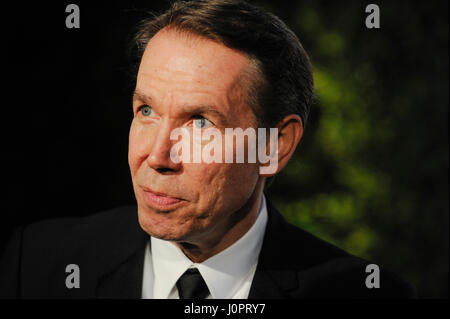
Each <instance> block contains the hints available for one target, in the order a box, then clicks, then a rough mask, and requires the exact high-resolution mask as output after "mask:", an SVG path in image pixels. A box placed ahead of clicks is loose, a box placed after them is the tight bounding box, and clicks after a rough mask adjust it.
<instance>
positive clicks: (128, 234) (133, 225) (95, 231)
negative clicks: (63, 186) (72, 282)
mask: <svg viewBox="0 0 450 319" xmlns="http://www.w3.org/2000/svg"><path fill="white" fill-rule="evenodd" d="M143 236H144V234H143V231H142V230H141V229H140V227H139V224H138V218H137V210H136V207H135V206H122V207H117V208H114V209H110V210H107V211H103V212H100V213H96V214H94V215H90V216H87V217H81V218H58V219H50V220H45V221H41V222H37V223H33V224H30V225H27V226H24V227H21V228H19V229H18V230H16V232H15V234H14V235H13V237H12V238H11V240H10V242H9V244H8V245H7V248H6V251H5V253H4V255H3V256H2V259H1V260H0V268H1V270H2V273H1V274H0V282H2V283H3V282H4V284H5V286H6V287H7V289H5V291H4V292H3V294H6V297H11V298H15V297H23V298H34V297H37V298H45V297H59V296H60V293H59V292H61V291H65V290H67V287H66V286H65V279H66V276H67V275H68V274H67V273H66V267H67V266H68V265H72V264H75V265H76V266H78V267H79V268H80V269H81V272H82V273H83V279H84V280H83V283H84V287H83V288H84V289H82V290H83V293H85V292H88V293H87V294H86V295H84V296H85V297H89V296H90V294H91V293H93V291H94V288H95V287H94V286H95V284H96V283H97V279H98V277H99V275H100V274H101V273H104V272H105V271H106V270H107V269H108V266H109V264H113V263H114V262H115V261H117V260H119V261H120V260H121V258H123V257H124V256H125V255H126V254H127V253H128V251H131V250H132V249H131V248H130V247H133V245H136V243H137V242H139V241H140V240H141V239H142V238H143ZM77 290H80V289H77ZM80 292H81V291H80Z"/></svg>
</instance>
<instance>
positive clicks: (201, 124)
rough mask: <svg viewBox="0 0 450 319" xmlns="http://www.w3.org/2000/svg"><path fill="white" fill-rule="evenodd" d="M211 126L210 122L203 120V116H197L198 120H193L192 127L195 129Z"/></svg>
mask: <svg viewBox="0 0 450 319" xmlns="http://www.w3.org/2000/svg"><path fill="white" fill-rule="evenodd" d="M211 125H212V123H211V121H209V120H207V119H205V118H204V117H203V116H199V117H198V118H196V119H194V126H195V127H197V128H205V127H207V126H211Z"/></svg>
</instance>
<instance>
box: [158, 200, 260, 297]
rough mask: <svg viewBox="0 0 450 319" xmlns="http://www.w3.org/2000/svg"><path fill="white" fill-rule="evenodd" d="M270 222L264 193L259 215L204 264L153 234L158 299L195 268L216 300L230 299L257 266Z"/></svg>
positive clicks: (166, 294)
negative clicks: (268, 221)
mask: <svg viewBox="0 0 450 319" xmlns="http://www.w3.org/2000/svg"><path fill="white" fill-rule="evenodd" d="M266 224H267V206H266V200H265V198H264V194H263V195H262V199H261V205H260V208H259V213H258V217H257V218H256V221H255V223H254V224H253V225H252V227H250V229H249V230H248V231H247V232H246V233H245V234H244V235H243V236H242V237H241V238H240V239H239V240H237V241H236V242H235V243H233V244H232V245H231V246H229V247H228V248H226V249H225V250H223V251H221V252H220V253H218V254H217V255H214V256H212V257H210V258H208V259H207V260H205V261H204V262H202V263H193V262H192V261H191V260H190V259H189V258H187V257H186V256H185V255H184V253H183V252H182V251H181V249H179V248H178V247H177V246H175V245H174V244H173V243H171V242H168V241H165V240H161V239H158V238H154V237H151V250H152V262H153V271H154V275H155V278H154V279H155V281H154V288H155V289H154V290H153V291H154V292H155V295H154V297H155V298H167V297H168V296H169V294H170V292H171V290H172V289H173V287H174V286H175V284H176V282H177V280H178V278H180V276H181V275H182V274H183V273H184V272H185V271H186V270H187V269H188V268H189V267H196V268H197V269H198V270H199V272H200V274H201V275H202V277H203V279H204V280H205V282H206V285H207V286H208V289H209V291H210V293H211V296H212V297H213V298H215V299H229V298H231V297H232V296H233V294H234V293H235V292H236V291H237V289H238V288H239V287H240V285H241V284H242V282H243V280H244V279H245V278H246V277H247V275H248V273H249V271H250V270H251V268H252V266H254V265H256V263H257V261H258V255H259V252H260V250H261V246H262V241H263V237H264V231H265V228H266Z"/></svg>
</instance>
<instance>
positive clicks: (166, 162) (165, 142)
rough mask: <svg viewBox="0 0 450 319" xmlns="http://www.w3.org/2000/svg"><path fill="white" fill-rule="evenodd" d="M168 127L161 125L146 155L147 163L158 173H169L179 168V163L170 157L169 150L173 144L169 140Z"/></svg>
mask: <svg viewBox="0 0 450 319" xmlns="http://www.w3.org/2000/svg"><path fill="white" fill-rule="evenodd" d="M170 132H171V130H170V127H169V126H165V127H161V129H160V130H159V131H158V133H157V135H156V138H155V140H154V142H153V145H152V147H151V150H150V153H149V155H148V157H147V164H148V166H149V167H151V168H152V169H154V170H155V171H157V172H158V173H160V174H170V173H175V172H178V171H179V170H180V169H181V163H176V162H174V161H172V159H171V158H170V150H171V148H172V146H173V142H174V141H172V140H170Z"/></svg>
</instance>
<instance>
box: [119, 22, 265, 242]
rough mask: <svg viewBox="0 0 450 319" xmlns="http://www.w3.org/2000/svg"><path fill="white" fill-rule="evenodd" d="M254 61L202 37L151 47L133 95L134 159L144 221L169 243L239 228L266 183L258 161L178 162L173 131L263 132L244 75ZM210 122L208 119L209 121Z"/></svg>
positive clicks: (172, 38)
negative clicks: (241, 215)
mask: <svg viewBox="0 0 450 319" xmlns="http://www.w3.org/2000/svg"><path fill="white" fill-rule="evenodd" d="M249 63H250V62H249V59H248V58H247V57H246V56H245V55H243V54H241V53H239V52H237V51H234V50H232V49H229V48H227V47H225V46H223V45H221V44H218V43H215V42H213V41H210V40H207V39H203V38H199V37H196V36H186V35H183V34H180V33H178V32H175V31H167V30H162V31H160V32H159V33H158V34H156V35H155V36H154V37H153V38H152V40H151V41H150V42H149V44H148V46H147V48H146V50H145V53H144V55H143V58H142V61H141V65H140V68H139V72H138V77H137V84H136V94H135V95H134V98H133V111H134V119H133V122H132V124H131V128H130V136H129V153H128V160H129V165H130V170H131V175H132V180H133V187H134V191H135V195H136V199H137V204H138V214H139V222H140V225H141V227H142V228H143V229H144V230H145V231H146V232H147V233H149V234H150V235H152V236H154V237H158V238H162V239H165V240H173V241H187V242H189V241H197V240H202V239H203V240H205V239H208V238H210V237H211V236H213V234H214V233H218V232H221V231H222V232H223V231H224V230H226V229H227V228H229V227H230V226H231V225H232V223H233V222H232V220H233V217H232V215H233V213H234V212H236V211H238V210H239V209H241V208H242V207H243V206H244V205H246V204H248V202H249V200H250V199H251V196H252V195H254V193H255V192H256V188H257V187H256V186H257V184H259V183H258V181H259V179H260V176H259V171H258V165H257V164H256V163H242V164H237V163H210V164H208V163H183V162H181V163H178V164H177V163H174V162H173V161H172V160H171V158H170V149H171V147H172V146H173V145H174V144H175V143H176V142H177V141H176V140H171V139H170V134H171V132H172V130H173V129H175V128H180V127H185V128H188V129H191V128H192V127H194V126H195V127H202V131H203V130H207V129H208V128H217V129H218V130H220V131H221V132H222V133H224V131H225V128H236V127H240V128H242V129H244V130H245V129H246V128H248V127H256V126H255V123H256V119H255V116H254V113H253V112H252V111H251V109H250V107H249V106H248V105H247V101H246V89H245V88H244V86H243V84H242V81H241V78H242V77H241V75H242V72H243V71H244V70H245V69H246V68H247V67H248V66H249ZM203 119H205V120H203Z"/></svg>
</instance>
